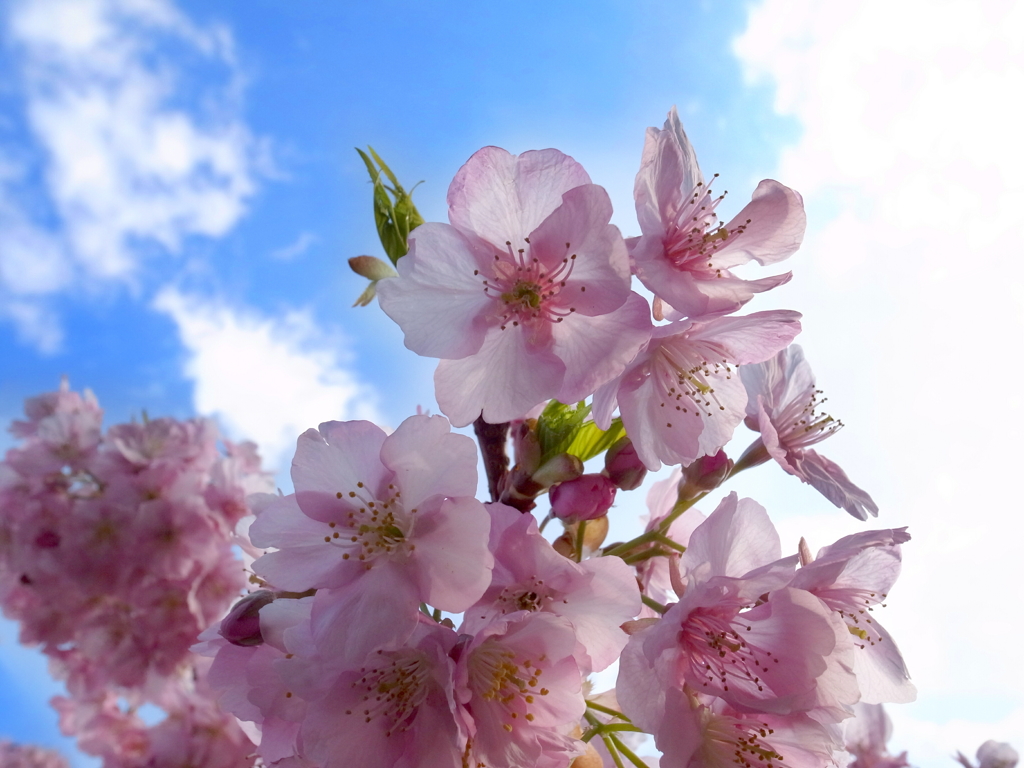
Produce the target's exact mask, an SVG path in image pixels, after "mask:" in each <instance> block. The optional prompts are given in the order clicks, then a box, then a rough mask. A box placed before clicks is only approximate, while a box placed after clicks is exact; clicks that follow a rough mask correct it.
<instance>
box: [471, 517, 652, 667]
mask: <svg viewBox="0 0 1024 768" xmlns="http://www.w3.org/2000/svg"><path fill="white" fill-rule="evenodd" d="M488 510H489V511H490V513H491V543H490V547H491V551H493V552H494V558H495V562H494V571H493V576H492V579H491V584H490V586H489V587H488V588H487V591H486V592H485V593H484V595H483V597H482V598H481V599H480V601H479V602H478V603H476V605H474V606H472V607H471V608H469V609H468V610H467V611H466V613H465V622H464V624H463V626H462V628H461V631H462V632H469V633H475V632H478V631H481V630H482V629H484V628H485V627H486V626H487V625H488V624H490V623H491V622H493V621H496V620H499V619H501V618H503V617H504V616H508V615H510V614H513V613H517V612H520V611H535V612H545V613H551V614H554V615H556V616H562V617H564V618H566V619H568V620H569V621H570V622H572V626H573V627H574V628H575V630H576V637H577V641H578V646H579V647H578V649H577V651H576V652H575V656H576V659H577V661H578V662H579V664H580V666H581V668H582V669H583V671H584V672H592V671H593V672H597V671H600V670H602V669H604V668H605V667H607V666H608V665H609V664H611V663H612V662H613V661H615V659H616V658H618V655H619V652H620V651H621V650H622V648H623V646H624V645H625V644H626V640H627V637H626V633H625V632H623V631H622V630H621V629H620V626H621V625H622V623H623V622H625V621H628V620H630V619H632V618H633V617H634V616H636V614H637V613H638V612H639V610H640V593H639V590H638V589H637V586H636V579H635V578H634V577H633V574H632V572H631V570H630V568H629V566H627V565H626V564H625V563H624V562H622V560H621V559H619V558H617V557H598V558H589V559H587V560H584V561H583V562H582V563H574V562H573V561H571V560H569V559H568V558H565V557H563V556H562V555H560V554H558V553H557V552H556V551H555V550H554V549H553V548H552V547H551V544H549V543H548V542H547V540H546V539H545V538H544V537H543V536H541V535H540V533H539V532H538V530H537V522H536V520H535V519H534V517H533V516H532V515H529V514H525V515H524V514H522V513H520V512H518V511H516V510H514V509H512V508H511V507H507V506H505V505H503V504H489V505H488Z"/></svg>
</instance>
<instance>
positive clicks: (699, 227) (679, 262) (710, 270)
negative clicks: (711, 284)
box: [665, 173, 750, 277]
mask: <svg viewBox="0 0 1024 768" xmlns="http://www.w3.org/2000/svg"><path fill="white" fill-rule="evenodd" d="M717 178H718V174H717V173H716V174H715V175H714V176H713V177H712V181H714V179H717ZM727 194H729V193H728V192H723V193H722V194H721V195H719V196H718V197H713V192H712V191H711V185H705V184H704V182H699V183H698V184H697V188H696V189H694V191H693V194H692V195H690V198H689V199H688V200H687V201H686V202H685V203H683V205H682V206H680V208H679V211H678V213H677V214H676V220H675V222H674V223H673V224H671V225H669V231H668V233H667V236H666V247H665V253H666V255H667V256H668V260H669V261H670V262H671V264H672V265H673V266H674V267H675V268H676V269H679V270H684V271H687V272H703V273H704V274H705V275H706V276H707V277H722V276H723V270H722V269H721V268H717V267H715V265H714V256H715V253H716V251H718V249H719V248H721V247H722V245H723V244H724V243H725V242H726V241H728V240H729V239H730V238H735V237H739V236H740V235H742V234H743V232H744V231H746V228H747V225H748V224H750V219H747V220H746V221H745V222H743V223H742V224H739V225H738V226H735V227H733V228H732V229H729V228H728V227H726V226H725V225H723V224H720V223H718V216H717V215H716V214H715V208H717V207H718V204H719V203H720V202H722V201H723V200H724V199H725V196H726V195H727Z"/></svg>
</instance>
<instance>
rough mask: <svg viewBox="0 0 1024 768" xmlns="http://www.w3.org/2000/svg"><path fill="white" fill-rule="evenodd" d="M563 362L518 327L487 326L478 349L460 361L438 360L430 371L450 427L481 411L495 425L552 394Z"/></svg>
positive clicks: (468, 421)
mask: <svg viewBox="0 0 1024 768" xmlns="http://www.w3.org/2000/svg"><path fill="white" fill-rule="evenodd" d="M564 377H565V364H564V363H563V362H562V361H561V360H559V359H558V357H556V356H555V354H554V353H553V352H552V351H551V350H549V349H546V348H543V347H541V348H538V347H536V346H534V345H532V344H531V343H530V339H529V332H528V331H527V330H526V329H525V328H524V327H523V326H516V327H513V326H507V327H506V329H505V330H504V331H503V330H500V329H499V328H492V329H491V330H490V331H489V332H488V334H487V336H486V337H485V338H484V343H483V346H482V347H481V348H480V351H479V352H477V353H476V354H475V355H473V356H472V357H466V358H463V359H461V360H442V361H441V362H440V363H438V366H437V370H436V371H435V372H434V388H435V396H436V397H437V403H438V405H439V406H440V407H441V411H442V412H443V413H444V414H445V416H447V417H448V418H449V419H450V420H451V422H452V425H453V426H456V427H465V426H467V425H469V424H471V423H473V421H474V420H475V419H476V418H477V417H478V416H480V414H481V412H483V417H484V420H485V421H488V422H490V423H492V424H500V423H502V422H505V421H511V420H512V419H516V418H519V417H521V416H522V415H523V414H525V413H526V412H527V411H528V410H530V409H531V408H533V407H534V406H535V405H537V404H538V403H540V402H541V401H543V400H547V399H549V398H552V397H554V396H555V395H556V394H557V393H558V390H559V388H560V386H561V383H562V380H563V378H564Z"/></svg>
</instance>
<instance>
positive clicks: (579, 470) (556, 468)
mask: <svg viewBox="0 0 1024 768" xmlns="http://www.w3.org/2000/svg"><path fill="white" fill-rule="evenodd" d="M582 474H583V462H582V461H580V459H579V457H578V456H573V455H572V454H571V453H559V454H557V455H556V456H552V457H551V458H550V459H548V460H547V461H545V462H544V463H543V464H541V466H540V468H539V469H538V470H537V471H536V472H534V473H533V475H532V476H531V478H530V479H531V480H533V482H535V483H536V484H537V485H538V486H540V487H541V488H550V487H551V486H552V485H554V484H555V483H565V482H567V481H570V480H575V479H576V478H578V477H580V476H581V475H582Z"/></svg>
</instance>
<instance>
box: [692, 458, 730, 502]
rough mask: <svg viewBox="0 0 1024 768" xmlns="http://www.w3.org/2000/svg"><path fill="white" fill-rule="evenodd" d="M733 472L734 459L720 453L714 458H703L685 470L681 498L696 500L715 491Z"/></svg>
mask: <svg viewBox="0 0 1024 768" xmlns="http://www.w3.org/2000/svg"><path fill="white" fill-rule="evenodd" d="M730 472H732V459H730V458H729V457H728V456H726V455H725V451H719V452H718V453H716V454H715V455H714V456H701V457H700V458H699V459H697V460H696V461H695V462H693V463H692V464H690V466H688V467H684V468H683V479H682V481H681V482H680V483H679V498H680V500H682V501H687V500H689V499H695V498H697V497H698V496H700V495H701V494H702V493H706V492H707V491H713V490H714V489H715V488H717V487H718V486H720V485H721V484H722V483H723V482H725V479H726V478H727V477H728V476H729V473H730Z"/></svg>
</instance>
